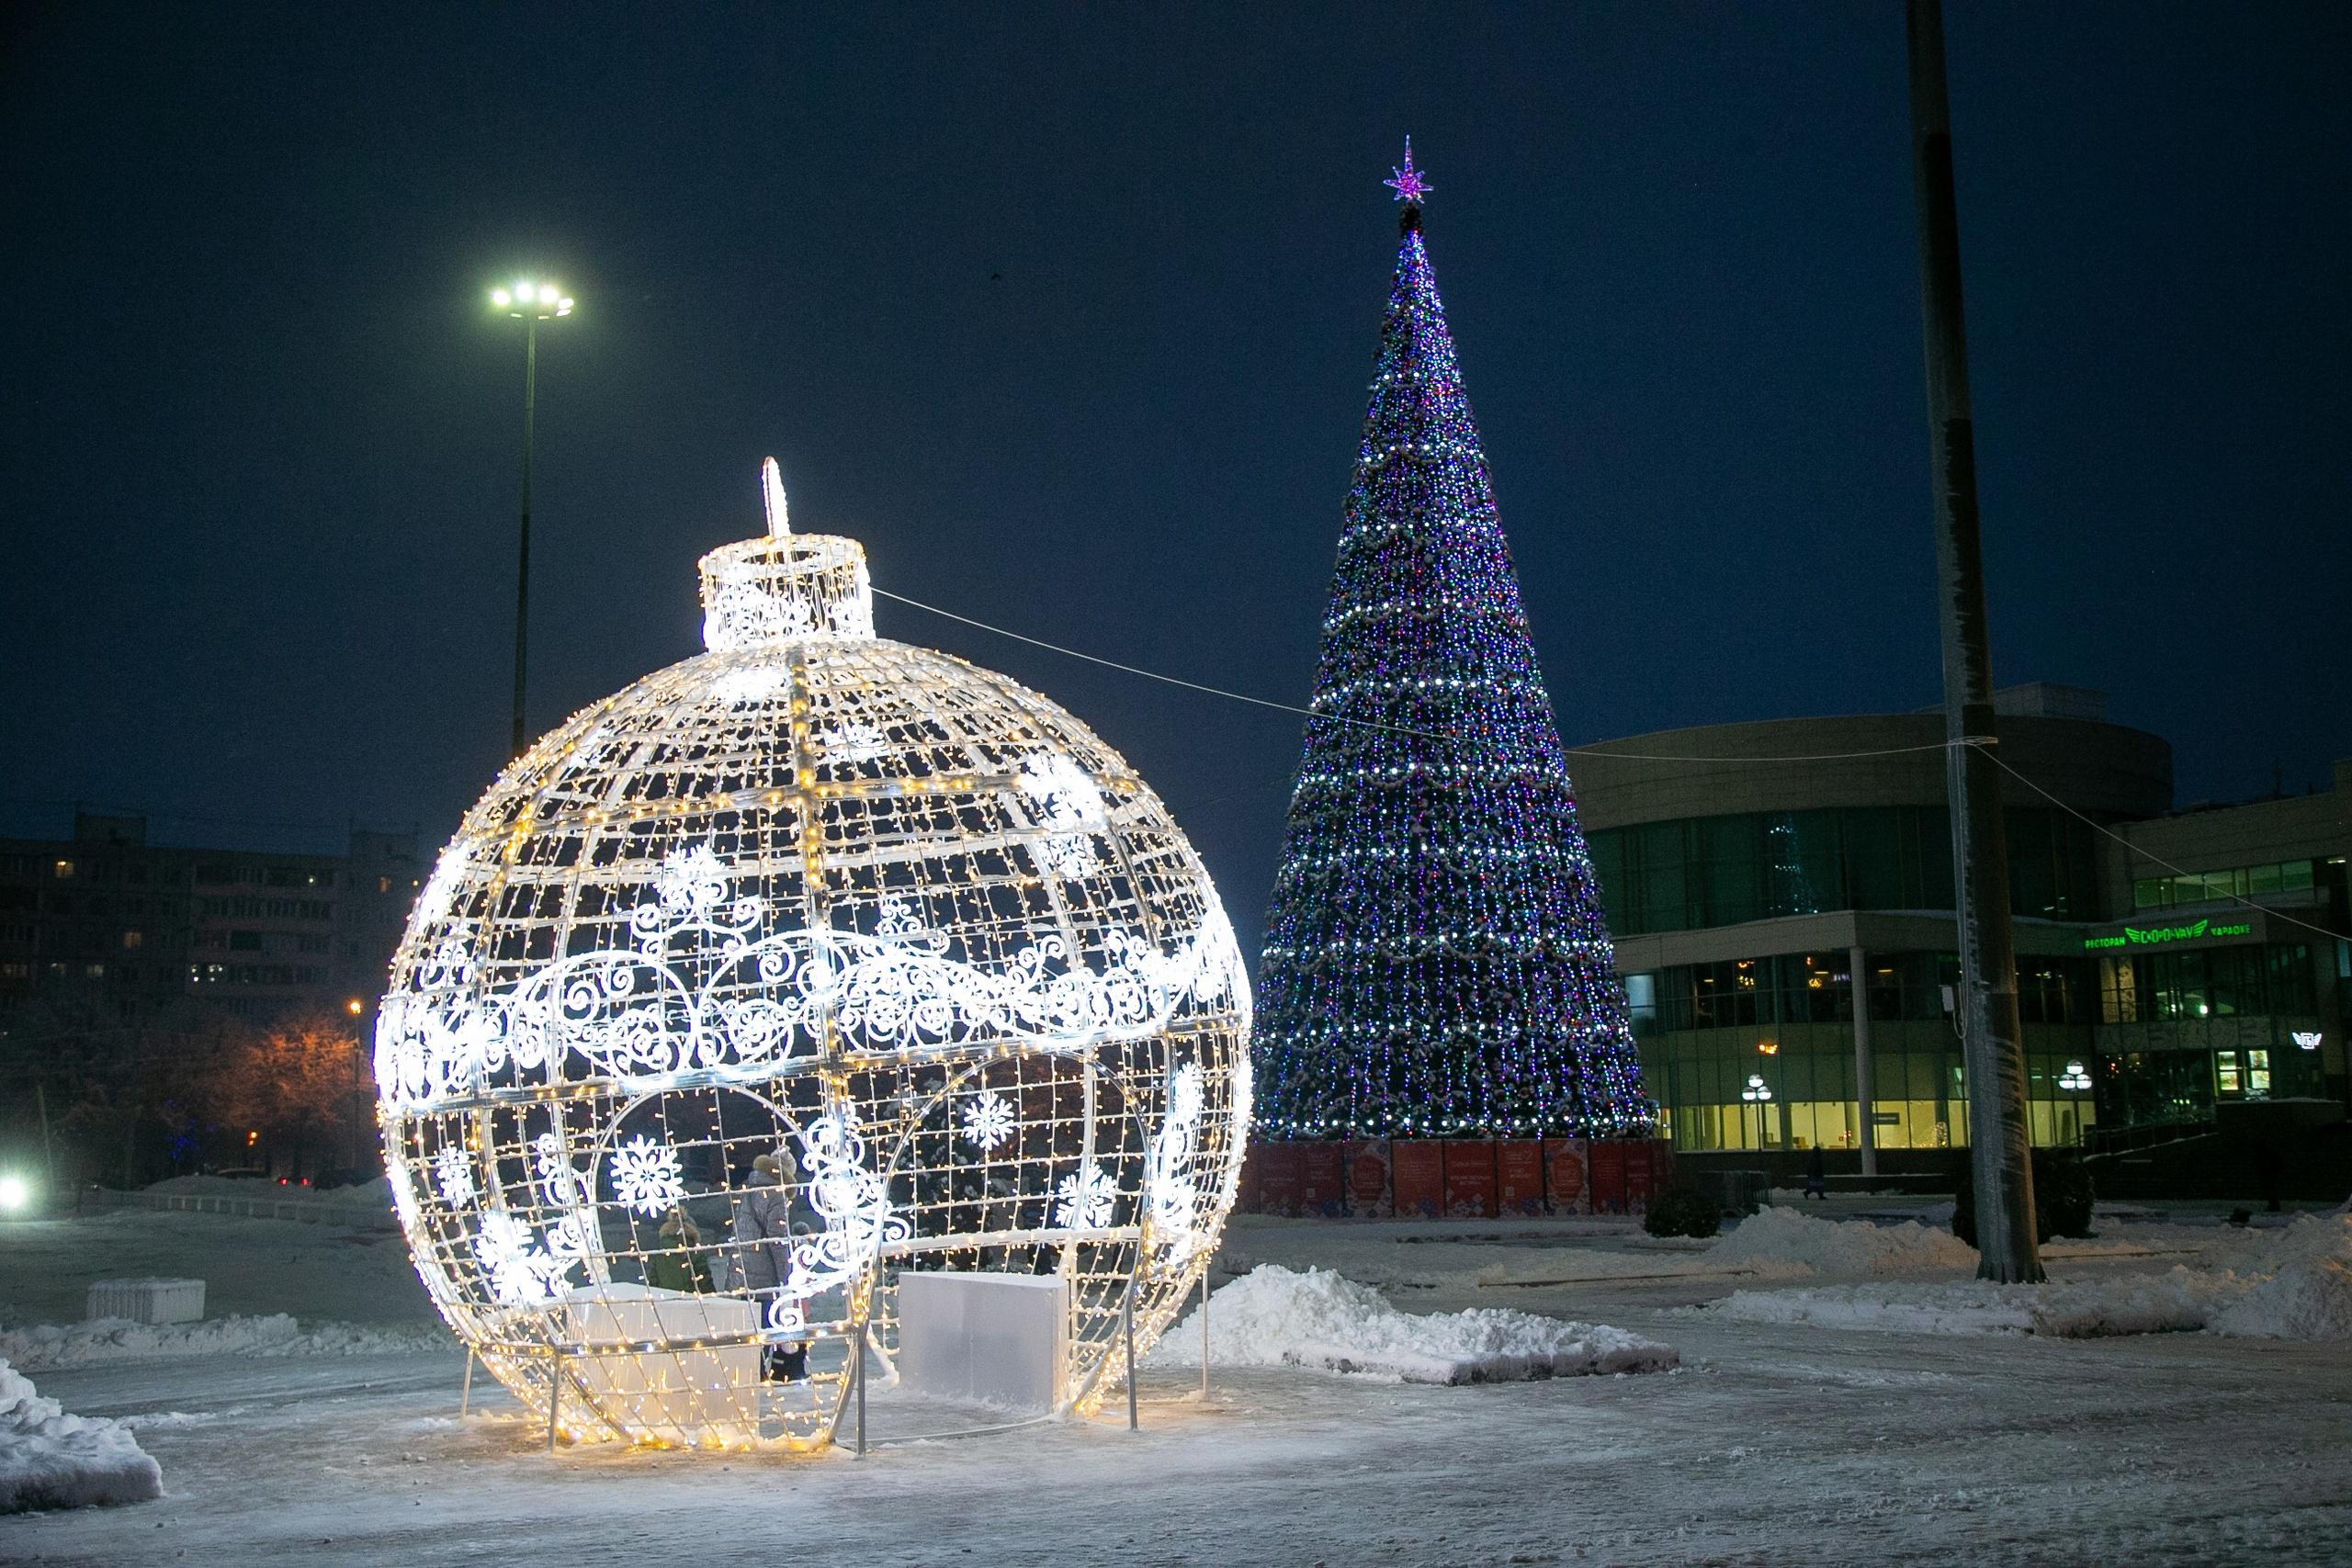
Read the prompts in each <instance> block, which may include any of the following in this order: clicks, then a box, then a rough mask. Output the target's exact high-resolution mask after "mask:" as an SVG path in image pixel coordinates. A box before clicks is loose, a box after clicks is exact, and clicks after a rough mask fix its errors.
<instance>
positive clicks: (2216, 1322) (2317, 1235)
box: [2205, 1213, 2352, 1339]
mask: <svg viewBox="0 0 2352 1568" xmlns="http://www.w3.org/2000/svg"><path fill="white" fill-rule="evenodd" d="M2273 1235H2275V1236H2276V1239H2275V1240H2274V1241H2273V1242H2272V1243H2271V1245H2270V1247H2269V1249H2268V1255H2267V1257H2264V1258H2259V1259H2257V1260H2256V1261H2255V1263H2254V1265H2253V1267H2254V1268H2255V1269H2256V1270H2259V1271H2261V1272H2262V1273H2265V1274H2267V1277H2257V1278H2256V1279H2255V1280H2253V1281H2252V1282H2251V1283H2249V1284H2248V1285H2247V1287H2246V1289H2245V1292H2244V1293H2243V1294H2241V1295H2240V1296H2239V1297H2238V1299H2237V1300H2235V1301H2233V1302H2231V1303H2228V1304H2227V1305H2226V1306H2223V1307H2222V1309H2221V1310H2220V1311H2218V1312H2216V1313H2215V1314H2213V1317H2212V1320H2211V1322H2209V1323H2207V1324H2206V1325H2205V1326H2206V1327H2208V1328H2210V1329H2211V1330H2212V1331H2213V1332H2214V1333H2216V1334H2228V1335H2233V1336H2235V1337H2239V1338H2244V1339H2352V1215H2346V1214H2343V1213H2335V1214H2326V1215H2321V1214H2302V1215H2298V1216H2297V1217H2296V1220H2295V1222H2294V1224H2290V1225H2289V1226H2288V1227H2287V1228H2286V1229H2285V1230H2283V1231H2278V1232H2275V1233H2273Z"/></svg>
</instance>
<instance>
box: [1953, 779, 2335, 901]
mask: <svg viewBox="0 0 2352 1568" xmlns="http://www.w3.org/2000/svg"><path fill="white" fill-rule="evenodd" d="M1984 751H1985V755H1986V756H1987V757H1990V758H1991V759H1992V760H1993V765H1994V766H1995V767H1997V768H1999V769H2000V770H2001V771H2002V772H2003V773H2007V774H2008V775H2009V777H2011V778H2013V779H2015V780H2017V781H2018V783H2019V784H2023V785H2025V787H2026V788H2028V789H2030V790H2031V791H2033V793H2034V794H2036V795H2040V796H2041V798H2042V799H2044V800H2046V801H2048V802H2049V803H2050V804H2051V805H2052V806H2054V807H2057V808H2058V809H2059V810H2061V811H2063V812H2064V813H2065V814H2066V815H2067V816H2069V817H2072V818H2075V820H2076V821H2078V822H2081V823H2082V824H2083V825H2084V826H2086V827H2087V828H2090V829H2093V830H2095V831H2097V832H2100V833H2104V834H2106V835H2107V836H2108V837H2109V838H2110V839H2112V840H2115V841H2116V842H2117V843H2119V844H2121V845H2122V846H2123V847H2124V848H2125V849H2127V850H2129V851H2130V852H2131V853H2133V854H2135V855H2137V856H2139V857H2140V858H2141V859H2142V860H2144V861H2147V862H2149V863H2152V864H2155V865H2160V866H2162V867H2164V868H2165V870H2166V871H2169V872H2171V873H2172V874H2174V875H2175V876H2199V875H2201V874H2202V873H2199V872H2194V871H2187V870H2184V869H2182V868H2181V867H2179V866H2177V865H2175V864H2173V863H2172V862H2170V861H2168V860H2166V859H2165V858H2164V856H2162V855H2160V854H2156V853H2154V852H2151V851H2149V850H2148V849H2146V848H2144V847H2143V846H2141V845H2139V844H2135V843H2133V842H2132V841H2131V840H2129V839H2127V838H2125V837H2124V836H2123V835H2122V834H2120V833H2119V832H2117V831H2115V830H2114V829H2112V828H2109V827H2108V826H2107V825H2106V824H2105V823H2103V822H2100V821H2098V820H2097V819H2096V818H2090V817H2086V816H2085V815H2084V814H2083V813H2081V812H2079V811H2077V810H2075V808H2074V807H2071V806H2069V805H2067V804H2066V803H2065V802H2064V801H2063V800H2061V799H2059V798H2058V797H2057V796H2056V795H2052V794H2051V793H2050V792H2049V791H2048V790H2046V789H2044V788H2042V787H2041V785H2040V784H2036V783H2034V782H2033V781H2032V780H2031V779H2030V778H2028V777H2026V776H2025V774H2023V773H2019V772H2018V771H2017V769H2015V768H2013V767H2011V766H2009V764H2008V763H2007V762H2005V761H2001V756H2000V753H1999V752H1997V751H1996V750H1994V749H1993V748H1992V747H1991V746H1990V745H1989V744H1988V745H1985V747H1984ZM2215 897H2216V898H2217V899H2226V900H2228V901H2229V902H2230V903H2233V904H2242V905H2244V906H2245V908H2249V909H2258V910H2260V911H2261V912H2262V913H2263V915H2264V916H2265V917H2267V919H2274V920H2279V921H2283V922H2285V923H2286V924H2288V925H2290V926H2300V927H2301V928H2302V929H2303V930H2304V931H2314V932H2317V933H2318V934H2319V935H2321V936H2324V937H2325V938H2327V939H2328V940H2329V941H2330V942H2341V941H2342V940H2344V933H2342V932H2341V931H2329V930H2328V929H2327V928H2326V927H2325V926H2315V925H2313V924H2312V922H2311V921H2309V920H2301V919H2296V918H2295V917H2294V916H2292V915H2290V914H2288V913H2286V912H2285V911H2284V910H2281V909H2275V908H2271V907H2270V906H2269V905H2267V904H2257V903H2256V902H2255V901H2254V900H2253V899H2251V898H2247V897H2241V896H2240V895H2238V894H2235V893H2222V894H2217V895H2215Z"/></svg>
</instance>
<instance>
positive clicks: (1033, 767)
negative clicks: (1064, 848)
mask: <svg viewBox="0 0 2352 1568" xmlns="http://www.w3.org/2000/svg"><path fill="white" fill-rule="evenodd" d="M1020 784H1021V793H1022V794H1023V795H1027V796H1028V797H1029V801H1030V805H1031V807H1032V808H1033V809H1034V810H1035V813H1036V814H1037V817H1038V818H1039V819H1040V820H1041V821H1043V822H1044V823H1045V824H1046V826H1047V827H1050V828H1054V829H1059V830H1060V831H1062V832H1065V833H1068V832H1074V831H1077V830H1078V829H1082V828H1096V827H1100V826H1101V825H1102V823H1103V795H1102V793H1101V792H1100V791H1098V790H1097V789H1096V788H1095V787H1094V780H1093V779H1092V778H1091V777H1090V776H1088V774H1087V772H1086V770H1085V769H1084V768H1081V767H1080V766H1079V765H1078V763H1077V761H1075V760H1074V759H1072V758H1069V757H1067V756H1064V755H1063V754H1062V753H1060V752H1058V751H1032V752H1031V753H1029V755H1027V756H1026V757H1023V758H1022V759H1021V779H1020Z"/></svg>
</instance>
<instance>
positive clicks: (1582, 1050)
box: [1253, 143, 1651, 1138]
mask: <svg viewBox="0 0 2352 1568" xmlns="http://www.w3.org/2000/svg"><path fill="white" fill-rule="evenodd" d="M1395 173H1396V175H1397V177H1396V178H1395V179H1393V180H1390V181H1387V182H1385V183H1387V184H1388V185H1389V186H1391V187H1393V188H1394V189H1395V190H1396V192H1397V199H1398V200H1400V201H1402V202H1403V203H1404V204H1405V208H1404V212H1403V224H1402V227H1403V231H1404V242H1403V244H1402V246H1401V247H1400V248H1399V250H1398V252H1397V276H1396V284H1395V287H1394V288H1392V289H1391V291H1390V293H1389V297H1388V314H1387V318H1386V320H1385V321H1384V322H1383V324H1382V327H1381V336H1380V360H1379V365H1378V368H1377V371H1376V373H1375V374H1374V378H1373V382H1372V406H1371V409H1370V412H1367V413H1366V414H1365V416H1364V423H1363V446H1362V447H1361V449H1360V450H1359V451H1358V453H1357V456H1356V470H1355V483H1354V486H1353V488H1352V489H1351V490H1350V491H1349V493H1348V502H1347V510H1346V516H1345V529H1344V531H1343V532H1342V533H1341V535H1340V558H1339V567H1338V570H1337V571H1336V573H1335V574H1334V577H1333V580H1332V584H1331V604H1330V611H1329V615H1326V616H1325V618H1324V622H1323V646H1322V658H1321V663H1320V667H1319V669H1318V670H1317V675H1316V682H1315V697H1314V702H1313V704H1312V706H1313V709H1314V716H1313V717H1311V718H1309V719H1308V720H1307V724H1306V754H1305V757H1304V759H1303V761H1301V763H1300V767H1299V773H1298V783H1297V785H1296V788H1295V790H1294V792H1293V794H1292V796H1291V806H1290V820H1289V825H1288V828H1287V829H1286V830H1285V832H1284V834H1283V853H1282V863H1281V866H1280V868H1279V869H1278V871H1277V874H1276V877H1275V883H1274V895H1273V903H1272V909H1271V911H1270V912H1269V914H1268V917H1267V922H1266V950H1265V958H1264V963H1263V964H1262V966H1261V980H1260V1008H1259V1013H1258V1021H1257V1029H1256V1032H1255V1035H1254V1043H1253V1053H1254V1055H1255V1057H1256V1060H1257V1066H1258V1084H1259V1090H1260V1100H1259V1121H1258V1124H1259V1130H1260V1131H1261V1133H1262V1134H1266V1135H1269V1136H1272V1137H1277V1138H1317V1137H1338V1136H1342V1135H1350V1136H1364V1137H1381V1136H1388V1135H1392V1134H1394V1135H1400V1136H1410V1135H1420V1136H1427V1135H1474V1134H1519V1135H1529V1134H1538V1133H1542V1134H1568V1135H1589V1136H1620V1135H1625V1134H1641V1133H1646V1132H1647V1131H1649V1129H1650V1116H1651V1109H1650V1105H1649V1102H1648V1101H1647V1100H1645V1099H1644V1098H1643V1095H1642V1092H1641V1082H1640V1076H1639V1068H1638V1066H1637V1063H1636V1060H1635V1057H1634V1041H1633V1032H1632V1030H1631V1028H1630V1027H1629V1024H1628V1019H1627V1012H1626V1007H1625V995H1624V987H1623V983H1622V982H1621V981H1620V980H1619V978H1618V976H1617V967H1616V958H1615V953H1614V951H1613V950H1612V948H1611V945H1610V941H1609V931H1608V928H1607V925H1606V924H1605V922H1604V921H1603V919H1602V916H1601V910H1600V887H1599V886H1598V885H1597V884H1596V883H1595V881H1594V878H1593V871H1592V861H1591V858H1590V857H1589V855H1588V854H1587V852H1586V851H1585V844H1584V836H1583V834H1581V833H1580V832H1578V831H1577V813H1576V801H1575V797H1574V795H1573V794H1572V793H1571V790H1570V785H1569V783H1568V773H1567V765H1566V757H1565V755H1564V753H1563V752H1562V750H1561V746H1560V736H1559V731H1558V728H1556V727H1555V724H1554V722H1553V717H1552V704H1551V699H1550V697H1549V696H1548V695H1547V694H1545V692H1544V680H1543V675H1542V673H1541V671H1539V670H1538V669H1537V668H1536V662H1535V650H1534V648H1533V646H1532V644H1531V642H1530V641H1529V637H1528V631H1527V616H1526V614H1525V612H1524V611H1523V610H1522V609H1521V605H1520V597H1519V581H1518V578H1517V576H1516V574H1515V573H1514V572H1513V570H1512V568H1511V561H1510V547H1509V546H1507V545H1506V544H1505V543H1504V541H1503V534H1502V527H1501V525H1500V524H1499V523H1498V520H1497V518H1496V515H1495V502H1494V493H1493V489H1492V486H1491V484H1490V482H1489V479H1488V477H1487V462H1486V455H1485V453H1484V452H1483V451H1482V450H1481V449H1480V447H1479V445H1478V431H1477V427H1476V425H1475V424H1474V423H1472V421H1471V417H1470V404H1469V401H1468V400H1467V398H1466V397H1465V396H1464V392H1463V389H1462V380H1461V374H1460V372H1459V370H1458V369H1457V368H1456V367H1455V364H1454V357H1453V340H1452V338H1451V337H1450V336H1449V335H1448V333H1447V332H1446V326H1445V311H1444V307H1443V306H1442V305H1441V304H1440V303H1439V300H1438V294H1437V280H1436V278H1435V276H1433V275H1432V274H1431V272H1430V262H1429V254H1428V252H1427V250H1426V249H1425V248H1424V246H1423V244H1422V240H1421V222H1420V212H1421V205H1422V201H1423V199H1424V198H1425V197H1427V196H1428V195H1429V193H1430V186H1429V185H1428V184H1427V183H1426V182H1425V181H1424V179H1423V178H1422V176H1421V175H1420V174H1419V172H1418V171H1416V170H1415V169H1414V167H1413V162H1412V148H1411V146H1410V144H1409V143H1408V145H1407V147H1406V152H1405V166H1404V167H1403V168H1401V169H1398V170H1397V171H1395Z"/></svg>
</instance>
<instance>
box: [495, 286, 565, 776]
mask: <svg viewBox="0 0 2352 1568" xmlns="http://www.w3.org/2000/svg"><path fill="white" fill-rule="evenodd" d="M490 302H491V304H492V307H493V308H495V309H497V310H503V311H505V312H506V314H507V315H509V316H511V317H513V318H514V319H515V320H516V321H520V322H522V323H523V533H522V543H521V547H520V554H519V558H518V560H517V563H516V566H515V740H514V747H513V750H512V751H511V753H510V756H512V757H519V756H521V755H522V754H523V744H524V742H525V740H526V739H527V738H528V731H526V729H525V728H524V721H523V692H524V686H525V677H526V671H527V664H528V659H529V651H530V625H531V426H532V422H533V420H534V418H535V416H536V414H537V403H538V389H539V323H540V322H541V321H555V320H558V319H560V318H561V317H564V316H569V315H570V314H571V295H569V294H566V293H565V292H564V291H563V290H562V289H561V288H558V287H557V286H556V285H554V284H552V283H544V282H534V281H533V280H531V279H530V278H527V277H526V278H524V279H522V280H520V281H519V282H517V283H516V284H515V287H514V288H493V289H492V290H491V291H490Z"/></svg>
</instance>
